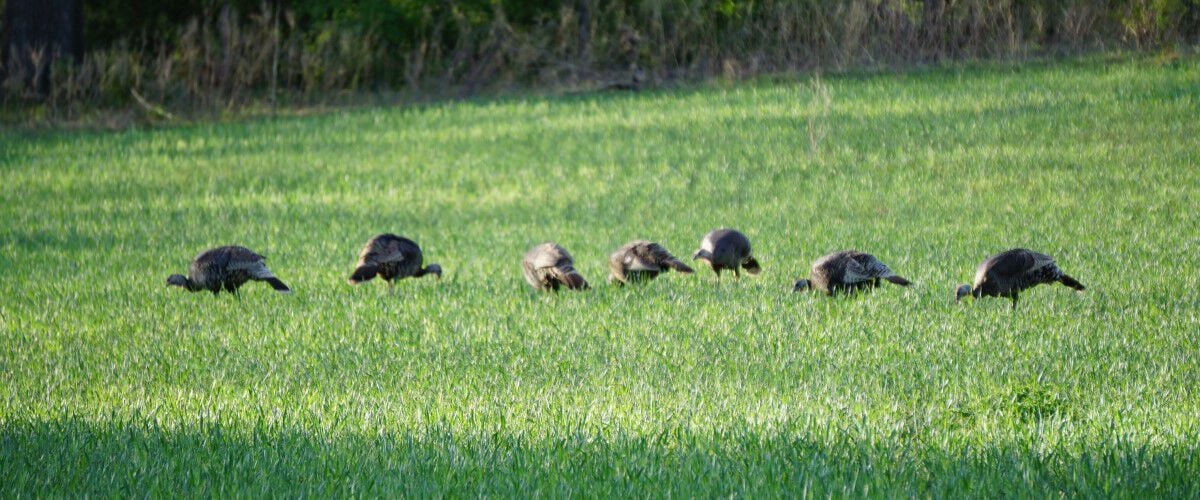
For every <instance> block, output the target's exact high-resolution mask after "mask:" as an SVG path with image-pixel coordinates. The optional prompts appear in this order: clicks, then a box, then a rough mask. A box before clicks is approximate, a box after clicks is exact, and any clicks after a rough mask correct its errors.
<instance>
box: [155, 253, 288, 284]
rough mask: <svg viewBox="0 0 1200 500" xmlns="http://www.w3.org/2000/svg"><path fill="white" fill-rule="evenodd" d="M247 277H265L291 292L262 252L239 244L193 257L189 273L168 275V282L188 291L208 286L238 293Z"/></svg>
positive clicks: (263, 278)
mask: <svg viewBox="0 0 1200 500" xmlns="http://www.w3.org/2000/svg"><path fill="white" fill-rule="evenodd" d="M247 281H265V282H267V283H268V284H270V285H271V288H274V289H275V291H277V292H282V293H291V292H292V291H291V290H290V289H288V286H287V285H285V284H283V282H282V281H279V278H276V277H275V275H274V274H271V271H270V270H269V269H267V264H266V262H264V258H263V256H261V255H259V254H256V253H254V252H252V251H250V249H248V248H245V247H239V246H227V247H217V248H213V249H209V250H205V251H204V252H203V253H201V254H200V255H198V256H196V259H195V260H193V261H192V265H191V266H190V267H189V268H188V275H187V276H186V277H185V276H183V275H182V274H172V275H171V276H169V277H167V284H168V285H171V286H178V287H182V288H183V289H185V290H187V291H189V292H198V291H201V290H208V291H210V292H212V293H213V295H217V294H218V293H219V292H220V291H221V290H225V291H226V292H229V293H232V294H234V296H237V290H238V288H239V287H241V286H242V285H244V284H246V282H247Z"/></svg>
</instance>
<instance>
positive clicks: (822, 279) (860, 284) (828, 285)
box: [792, 250, 912, 295]
mask: <svg viewBox="0 0 1200 500" xmlns="http://www.w3.org/2000/svg"><path fill="white" fill-rule="evenodd" d="M881 279H883V280H888V281H889V282H892V283H895V284H897V285H900V286H908V285H911V284H912V282H910V281H908V280H906V279H904V278H903V277H902V276H899V275H897V274H896V273H894V272H892V270H891V269H888V266H887V265H885V264H884V263H883V262H880V261H879V259H876V258H875V256H874V255H871V254H869V253H863V252H858V251H855V250H846V251H842V252H834V253H831V254H829V255H826V256H824V257H821V258H820V259H817V261H816V262H813V265H812V270H810V271H809V277H808V279H801V280H800V281H797V282H796V285H795V286H794V287H793V288H792V291H797V292H798V291H802V290H817V291H820V292H822V293H824V294H826V295H833V294H835V293H837V292H844V293H852V292H856V291H858V290H859V289H863V288H866V289H870V288H875V287H877V286H879V280H881Z"/></svg>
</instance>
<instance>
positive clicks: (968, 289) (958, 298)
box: [954, 285, 971, 304]
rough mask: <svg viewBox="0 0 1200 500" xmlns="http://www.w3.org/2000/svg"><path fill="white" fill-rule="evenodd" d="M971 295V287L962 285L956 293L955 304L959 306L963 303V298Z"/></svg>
mask: <svg viewBox="0 0 1200 500" xmlns="http://www.w3.org/2000/svg"><path fill="white" fill-rule="evenodd" d="M969 293H971V285H962V286H960V287H958V289H957V290H955V291H954V303H955V304H957V303H959V302H962V298H963V297H966V296H967V294H969Z"/></svg>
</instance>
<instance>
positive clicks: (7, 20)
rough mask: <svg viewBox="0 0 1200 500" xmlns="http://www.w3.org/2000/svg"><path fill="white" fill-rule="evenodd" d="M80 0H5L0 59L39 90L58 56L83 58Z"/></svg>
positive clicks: (9, 71)
mask: <svg viewBox="0 0 1200 500" xmlns="http://www.w3.org/2000/svg"><path fill="white" fill-rule="evenodd" d="M81 2H82V0H7V2H6V3H5V4H4V8H3V18H4V24H3V26H2V28H0V63H2V67H3V68H4V69H3V71H4V73H5V75H9V74H16V75H19V76H18V78H19V79H22V80H26V81H27V82H28V83H29V84H31V86H32V88H33V89H35V91H36V92H37V93H38V94H39V95H42V94H45V93H46V91H47V90H48V88H49V85H50V68H51V65H52V64H53V63H54V62H55V61H56V60H58V59H61V58H69V59H71V60H72V61H79V60H81V59H82V58H83V48H84V45H83V9H82V3H81Z"/></svg>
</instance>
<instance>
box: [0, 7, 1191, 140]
mask: <svg viewBox="0 0 1200 500" xmlns="http://www.w3.org/2000/svg"><path fill="white" fill-rule="evenodd" d="M426 13H427V14H428V15H429V18H428V19H427V20H426V21H427V22H426V23H425V26H426V29H424V30H421V31H420V32H416V33H412V34H411V36H410V40H409V42H407V43H404V44H395V43H388V42H387V41H386V40H385V38H384V37H381V36H380V35H379V28H378V27H374V28H355V27H347V26H345V25H340V24H336V23H334V22H324V23H316V24H310V25H307V26H301V25H300V24H299V23H298V22H297V20H296V15H295V14H294V13H292V12H291V11H289V10H286V9H280V8H276V7H273V6H271V5H267V4H264V5H263V6H262V7H261V8H259V9H258V10H257V11H255V12H251V13H247V14H241V13H238V12H235V11H234V10H233V9H231V8H228V7H227V8H225V9H223V10H220V11H218V12H217V13H215V14H214V15H209V16H204V17H199V18H196V19H193V20H192V21H191V22H190V23H187V24H186V26H184V27H183V28H182V29H180V30H179V32H178V34H177V36H175V37H174V38H173V39H172V40H170V41H169V42H164V43H158V44H156V45H155V46H146V45H144V44H143V45H135V44H133V43H132V42H129V43H124V44H118V45H116V46H114V47H108V48H102V49H98V50H93V51H90V52H88V53H87V55H86V56H85V57H84V58H83V60H82V61H77V62H68V61H66V60H62V61H57V62H56V63H55V64H54V65H52V66H51V67H50V71H51V75H50V81H51V84H50V86H49V90H48V91H47V92H45V93H39V92H36V91H35V89H34V88H33V86H31V85H29V84H28V83H29V82H31V81H36V80H37V75H30V74H27V72H25V71H21V70H20V69H19V68H8V71H3V68H0V75H3V76H4V78H3V82H0V100H2V102H3V108H4V109H5V110H6V111H5V112H4V113H3V115H4V116H5V121H8V122H13V121H23V122H29V121H43V122H56V121H71V120H78V119H80V118H81V117H87V116H89V115H92V116H95V115H99V114H103V115H105V116H107V117H108V118H109V119H114V117H115V119H116V120H118V121H120V120H122V119H128V118H140V119H151V120H157V119H171V118H174V117H176V116H178V115H185V116H194V115H198V114H207V115H212V114H223V113H231V112H233V113H240V112H242V110H243V109H244V108H246V107H257V108H260V109H275V108H277V107H285V108H290V107H297V106H313V105H331V104H332V105H337V104H344V103H347V102H353V101H355V100H356V99H361V98H362V96H363V95H368V94H369V95H376V96H378V95H386V96H389V99H395V100H411V99H427V98H442V97H460V96H467V95H474V94H477V93H480V92H491V91H503V90H507V89H514V88H554V89H592V88H602V87H606V86H607V87H620V88H639V87H644V86H653V85H656V84H661V83H662V82H671V81H680V80H694V79H703V78H710V77H722V78H727V79H741V78H745V77H748V76H754V75H761V74H767V73H780V72H792V71H805V70H814V69H821V70H828V71H838V70H845V69H850V68H878V67H902V66H908V65H913V64H928V63H936V62H939V61H945V60H963V59H968V60H974V59H1017V60H1019V59H1023V58H1028V57H1032V56H1046V55H1050V56H1054V55H1063V54H1078V53H1082V52H1087V51H1096V50H1112V49H1133V50H1157V49H1162V48H1168V49H1171V48H1172V47H1175V46H1178V45H1180V44H1183V45H1185V46H1186V44H1188V43H1191V42H1194V41H1195V38H1196V26H1197V25H1200V22H1198V19H1200V7H1198V6H1197V4H1196V3H1195V2H1190V1H1183V2H1161V1H1154V0H1132V1H1125V2H1107V3H1104V2H1093V1H1083V0H1071V1H1053V2H1052V1H1020V0H1000V1H989V0H928V1H907V0H840V1H819V0H811V1H780V0H774V1H773V0H766V1H761V2H752V3H746V2H741V3H739V2H724V3H720V4H719V6H718V7H716V8H713V6H712V4H711V3H710V2H698V1H677V2H668V1H642V2H589V1H586V0H585V1H580V2H575V3H572V2H564V3H563V5H561V7H560V8H559V9H557V11H554V12H552V13H548V14H546V15H543V16H541V17H539V18H537V20H536V21H535V22H533V23H525V24H521V25H516V24H514V23H511V22H509V20H508V18H507V16H506V15H505V12H504V10H503V8H501V7H496V9H495V11H494V12H493V15H491V16H490V18H489V19H486V20H484V21H483V22H480V21H479V20H477V19H468V18H467V17H466V16H465V15H463V14H462V13H461V12H459V11H458V10H455V9H451V10H450V15H445V16H438V17H436V18H435V17H434V16H433V15H432V14H430V11H429V10H428V9H427V10H426ZM1171 50H1173V49H1171ZM32 56H33V57H32V59H33V60H37V59H38V58H40V57H42V55H41V54H33V55H32ZM815 133H816V132H814V134H815ZM815 142H816V139H815V135H814V143H815Z"/></svg>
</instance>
